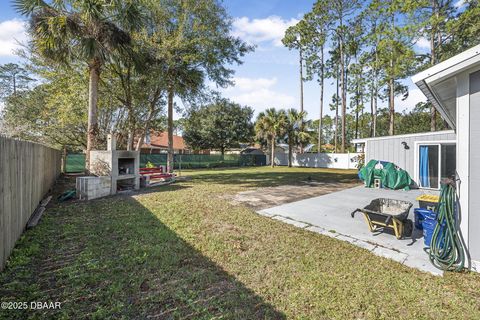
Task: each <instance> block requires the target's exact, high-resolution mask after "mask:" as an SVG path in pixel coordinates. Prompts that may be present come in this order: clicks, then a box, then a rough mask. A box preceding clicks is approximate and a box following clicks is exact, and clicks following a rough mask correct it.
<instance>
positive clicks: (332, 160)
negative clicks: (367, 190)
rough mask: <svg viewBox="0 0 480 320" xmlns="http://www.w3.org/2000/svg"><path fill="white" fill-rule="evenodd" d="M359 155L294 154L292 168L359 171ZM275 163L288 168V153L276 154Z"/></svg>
mask: <svg viewBox="0 0 480 320" xmlns="http://www.w3.org/2000/svg"><path fill="white" fill-rule="evenodd" d="M359 155H360V153H320V154H318V153H303V154H300V153H294V154H293V155H292V166H294V167H307V168H332V169H357V166H358V159H359ZM268 158H270V157H268ZM274 161H275V164H276V165H277V166H288V153H275V158H274ZM268 163H270V162H269V161H268Z"/></svg>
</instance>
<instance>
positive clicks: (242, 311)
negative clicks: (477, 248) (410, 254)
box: [0, 167, 480, 319]
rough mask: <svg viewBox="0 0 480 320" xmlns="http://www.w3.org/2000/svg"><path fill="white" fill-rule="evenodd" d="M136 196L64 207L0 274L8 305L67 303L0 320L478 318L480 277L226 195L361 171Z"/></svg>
mask: <svg viewBox="0 0 480 320" xmlns="http://www.w3.org/2000/svg"><path fill="white" fill-rule="evenodd" d="M182 175H190V176H192V178H193V179H192V180H190V181H185V182H179V183H176V184H174V185H170V186H164V187H158V188H154V189H151V190H149V192H146V193H142V194H135V195H134V196H125V195H124V196H115V197H109V198H104V199H100V200H95V201H90V202H76V203H65V204H56V205H54V206H53V207H52V208H50V209H49V210H47V212H46V214H45V216H44V218H43V220H42V221H41V223H40V224H39V225H38V226H37V227H36V228H35V229H32V230H30V231H28V232H26V233H25V235H24V236H23V237H22V238H21V240H20V241H19V242H18V244H17V246H16V248H15V250H14V252H13V254H12V256H11V258H10V260H9V262H8V265H7V268H6V269H5V271H4V272H3V273H0V301H2V302H3V301H18V302H20V301H28V302H30V301H43V302H45V301H60V302H61V303H62V307H61V309H60V310H36V311H32V310H15V311H13V310H0V319H4V318H8V319H10V318H17V319H25V318H52V317H56V318H98V319H108V318H110V319H121V318H123V319H146V318H153V319H155V318H157V319H286V318H295V319H480V276H479V275H478V274H473V273H462V274H454V273H448V274H446V275H445V276H444V277H435V276H432V275H429V274H426V273H422V272H420V271H417V270H414V269H410V268H408V267H405V266H403V265H401V264H399V263H396V262H394V261H391V260H387V259H383V258H380V257H377V256H375V255H373V254H371V253H370V252H368V251H366V250H364V249H361V248H358V247H355V246H352V245H350V244H348V243H346V242H342V241H338V240H335V239H332V238H329V237H325V236H322V235H319V234H316V233H312V232H309V231H307V230H302V229H298V228H295V227H294V226H291V225H288V224H284V223H282V222H279V221H276V220H272V219H269V218H266V217H263V216H260V215H257V214H255V213H254V212H253V211H252V210H251V209H248V208H247V207H245V206H242V205H233V204H231V203H229V202H228V201H226V200H225V194H229V193H234V192H238V191H243V190H248V189H252V188H258V187H269V186H278V185H282V184H295V183H298V182H299V181H301V180H303V179H308V177H310V179H312V180H318V181H332V182H337V183H351V182H352V181H354V180H355V172H353V171H340V170H321V169H302V168H295V169H289V168H275V169H271V168H268V167H261V168H249V169H228V170H204V171H188V172H182Z"/></svg>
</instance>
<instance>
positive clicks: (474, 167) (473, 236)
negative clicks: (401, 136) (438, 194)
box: [468, 71, 480, 261]
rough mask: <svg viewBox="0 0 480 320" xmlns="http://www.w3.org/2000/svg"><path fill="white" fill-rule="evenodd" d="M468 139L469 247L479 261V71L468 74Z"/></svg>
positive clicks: (472, 254)
mask: <svg viewBox="0 0 480 320" xmlns="http://www.w3.org/2000/svg"><path fill="white" fill-rule="evenodd" d="M469 113H470V117H469V118H470V119H469V121H470V126H469V127H470V139H469V144H470V146H469V149H470V154H469V163H470V166H469V171H470V172H469V179H468V181H469V197H468V198H469V204H468V207H469V208H470V210H469V225H468V229H469V231H468V233H469V235H470V236H469V239H468V243H469V247H470V257H471V258H472V260H476V261H480V232H479V230H480V197H479V196H478V195H480V126H479V124H480V71H477V72H474V73H471V74H470V106H469Z"/></svg>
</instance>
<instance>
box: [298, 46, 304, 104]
mask: <svg viewBox="0 0 480 320" xmlns="http://www.w3.org/2000/svg"><path fill="white" fill-rule="evenodd" d="M299 60H300V112H303V52H302V48H300V50H299Z"/></svg>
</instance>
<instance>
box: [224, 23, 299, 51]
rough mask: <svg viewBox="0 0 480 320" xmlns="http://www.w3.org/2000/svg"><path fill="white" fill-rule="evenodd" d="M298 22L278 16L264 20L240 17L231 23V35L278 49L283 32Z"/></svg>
mask: <svg viewBox="0 0 480 320" xmlns="http://www.w3.org/2000/svg"><path fill="white" fill-rule="evenodd" d="M298 21H299V20H297V19H295V18H291V19H290V20H285V19H283V18H282V17H279V16H270V17H267V18H264V19H250V18H248V17H241V18H236V19H235V20H234V21H233V32H232V34H233V35H234V36H237V37H240V38H242V39H243V40H245V41H247V42H249V43H252V44H260V43H262V42H270V43H273V44H274V45H275V46H277V47H278V46H281V45H282V38H283V36H284V34H285V30H287V28H288V27H290V26H292V25H294V24H296V23H297V22H298Z"/></svg>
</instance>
